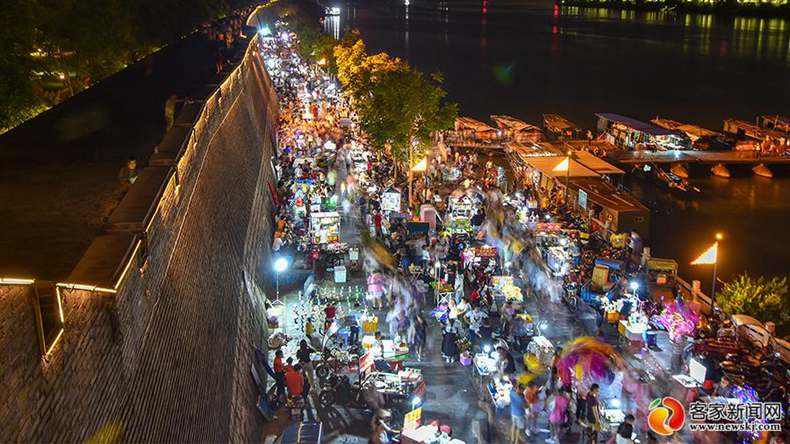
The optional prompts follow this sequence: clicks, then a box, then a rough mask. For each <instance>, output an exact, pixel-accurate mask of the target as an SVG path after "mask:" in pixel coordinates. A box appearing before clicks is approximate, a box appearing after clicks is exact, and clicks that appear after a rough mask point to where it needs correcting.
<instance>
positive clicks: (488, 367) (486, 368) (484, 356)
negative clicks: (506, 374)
mask: <svg viewBox="0 0 790 444" xmlns="http://www.w3.org/2000/svg"><path fill="white" fill-rule="evenodd" d="M494 353H495V352H489V353H477V354H476V355H475V357H474V360H473V362H474V364H475V370H476V371H477V373H478V374H479V375H481V376H488V375H490V374H492V373H494V372H495V371H496V359H495V358H492V357H491V355H493V354H494Z"/></svg>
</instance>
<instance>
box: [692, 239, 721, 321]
mask: <svg viewBox="0 0 790 444" xmlns="http://www.w3.org/2000/svg"><path fill="white" fill-rule="evenodd" d="M722 237H723V236H722V235H721V233H716V242H715V243H714V244H713V245H711V246H710V248H708V249H707V250H705V252H704V253H702V254H701V255H700V256H699V257H698V258H696V259H695V260H694V261H693V262H691V265H713V285H712V288H711V294H710V300H711V308H713V306H712V304H714V303H715V302H716V272H717V271H718V270H717V267H718V264H719V241H720V240H721V239H722Z"/></svg>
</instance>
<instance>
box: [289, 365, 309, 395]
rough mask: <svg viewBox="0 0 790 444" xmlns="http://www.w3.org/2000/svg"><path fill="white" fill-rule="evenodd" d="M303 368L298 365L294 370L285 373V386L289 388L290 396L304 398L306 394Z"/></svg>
mask: <svg viewBox="0 0 790 444" xmlns="http://www.w3.org/2000/svg"><path fill="white" fill-rule="evenodd" d="M301 371H302V366H301V365H299V364H296V366H294V368H293V370H291V371H289V372H287V373H285V385H286V386H287V387H288V396H302V393H304V376H302V373H301Z"/></svg>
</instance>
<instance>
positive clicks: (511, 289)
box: [491, 276, 524, 302]
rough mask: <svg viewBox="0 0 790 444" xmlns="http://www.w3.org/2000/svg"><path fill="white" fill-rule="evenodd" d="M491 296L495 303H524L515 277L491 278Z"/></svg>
mask: <svg viewBox="0 0 790 444" xmlns="http://www.w3.org/2000/svg"><path fill="white" fill-rule="evenodd" d="M491 295H492V296H493V297H494V301H495V302H506V301H510V302H524V295H523V294H521V288H520V287H518V286H517V285H515V284H514V280H513V276H491Z"/></svg>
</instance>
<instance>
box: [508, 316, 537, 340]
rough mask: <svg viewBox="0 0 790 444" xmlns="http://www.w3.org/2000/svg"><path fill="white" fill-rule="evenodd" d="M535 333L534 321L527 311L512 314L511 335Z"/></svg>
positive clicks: (530, 334)
mask: <svg viewBox="0 0 790 444" xmlns="http://www.w3.org/2000/svg"><path fill="white" fill-rule="evenodd" d="M534 333H535V323H534V322H532V316H530V315H529V313H516V314H515V315H514V316H513V335H514V336H532V335H533V334H534Z"/></svg>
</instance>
